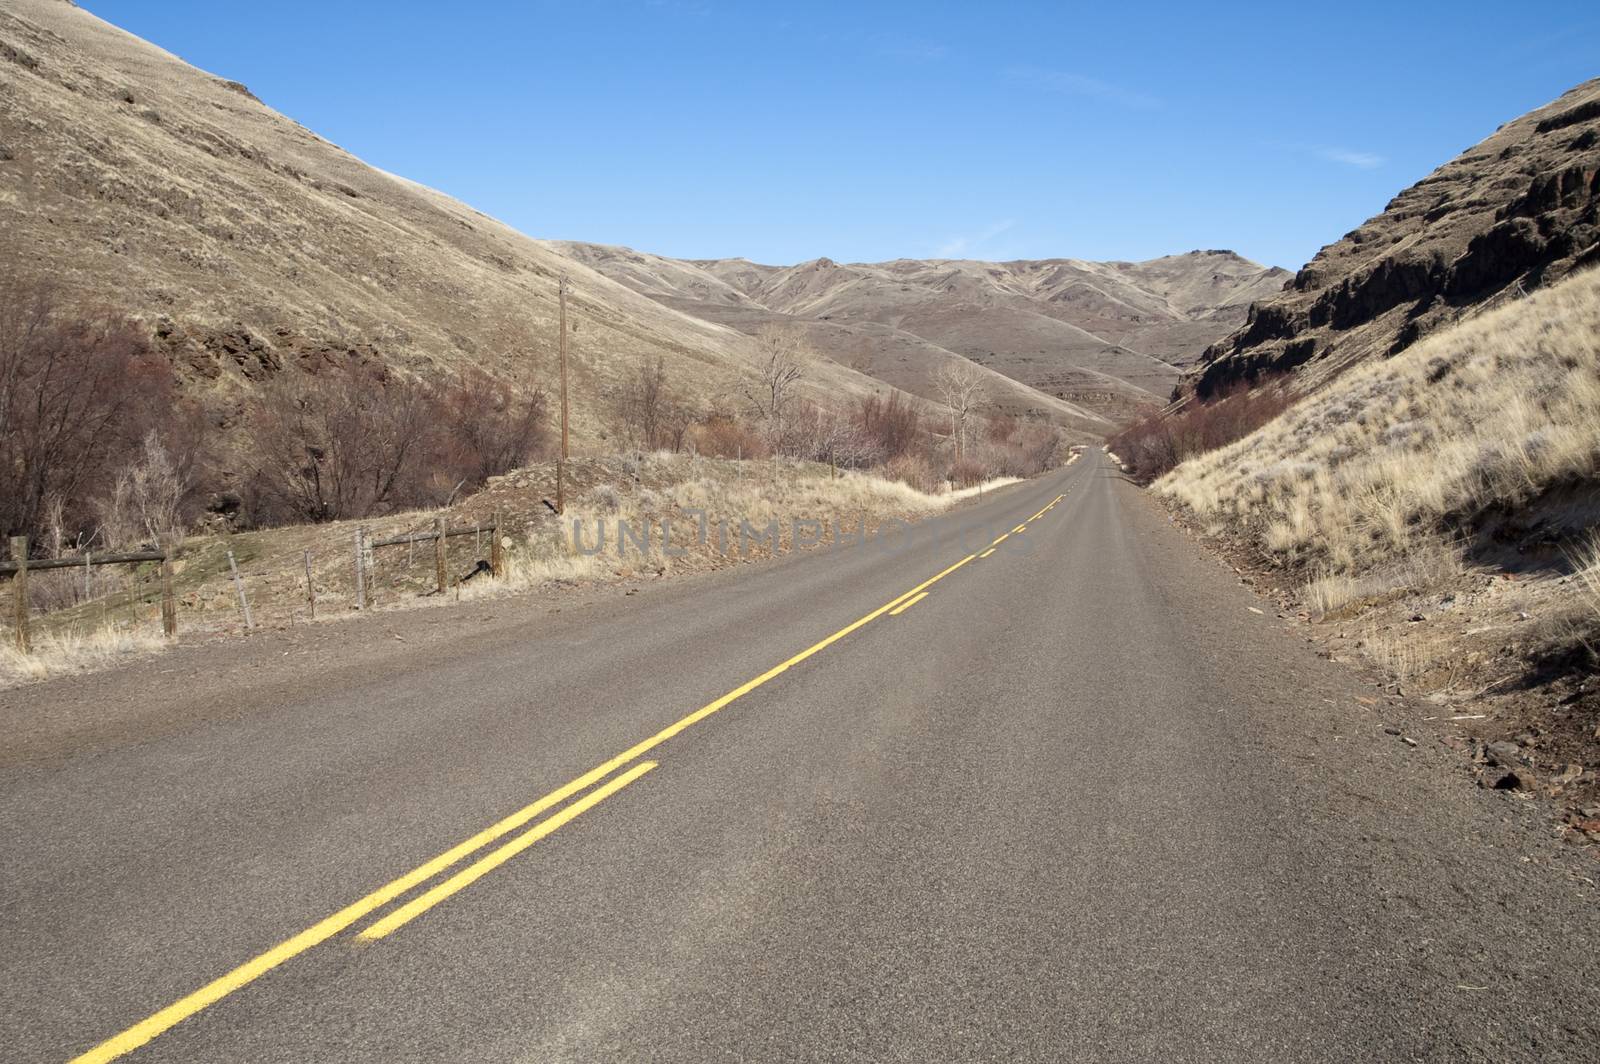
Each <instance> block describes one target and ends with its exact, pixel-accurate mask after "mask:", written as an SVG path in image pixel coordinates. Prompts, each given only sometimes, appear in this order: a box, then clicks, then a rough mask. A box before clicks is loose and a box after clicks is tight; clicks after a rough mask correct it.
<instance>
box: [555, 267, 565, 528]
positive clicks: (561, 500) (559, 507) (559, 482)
mask: <svg viewBox="0 0 1600 1064" xmlns="http://www.w3.org/2000/svg"><path fill="white" fill-rule="evenodd" d="M566 512H567V275H566V274H562V275H561V454H560V456H559V457H558V458H557V459H556V513H558V514H564V513H566Z"/></svg>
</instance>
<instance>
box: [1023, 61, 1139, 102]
mask: <svg viewBox="0 0 1600 1064" xmlns="http://www.w3.org/2000/svg"><path fill="white" fill-rule="evenodd" d="M1006 76H1007V77H1008V78H1011V79H1012V80H1013V81H1020V82H1023V83H1024V84H1028V85H1032V86H1034V87H1035V88H1040V89H1047V90H1049V91H1051V92H1061V93H1068V94H1070V95H1073V96H1085V97H1088V98H1089V99H1092V100H1104V101H1105V102H1106V103H1112V104H1116V105H1117V106H1118V107H1128V108H1132V109H1133V110H1138V111H1151V110H1155V109H1156V108H1158V107H1161V106H1162V102H1161V100H1160V98H1159V97H1156V96H1152V95H1150V94H1149V93H1146V92H1140V91H1138V90H1136V89H1128V88H1124V87H1123V86H1121V85H1113V84H1111V83H1110V82H1109V81H1101V80H1100V79H1099V78H1091V77H1089V76H1088V75H1086V74H1075V73H1073V72H1071V71H1067V70H1047V69H1045V68H1043V67H1011V68H1010V69H1008V70H1007V71H1006Z"/></svg>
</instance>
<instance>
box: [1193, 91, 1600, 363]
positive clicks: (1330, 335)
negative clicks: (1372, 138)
mask: <svg viewBox="0 0 1600 1064" xmlns="http://www.w3.org/2000/svg"><path fill="white" fill-rule="evenodd" d="M1597 260H1600V79H1596V80H1594V81H1588V82H1585V83H1584V84H1582V85H1579V86H1578V87H1577V88H1575V89H1573V90H1571V91H1570V92H1568V93H1566V94H1565V95H1564V96H1562V97H1561V98H1560V99H1558V100H1556V101H1555V102H1554V103H1551V104H1548V105H1547V106H1545V107H1541V108H1539V109H1538V110H1536V111H1532V112H1530V113H1529V114H1526V115H1523V116H1522V117H1521V118H1518V119H1516V120H1515V121H1512V122H1509V123H1507V124H1506V125H1504V126H1502V127H1500V129H1499V130H1497V131H1496V132H1495V133H1494V134H1493V135H1492V136H1490V137H1489V138H1488V139H1486V140H1484V141H1483V142H1482V143H1480V144H1478V145H1476V146H1474V147H1472V148H1470V149H1468V150H1467V151H1465V152H1463V153H1462V154H1461V155H1459V156H1457V157H1456V158H1455V159H1453V160H1451V161H1450V162H1448V163H1446V164H1445V165H1444V166H1441V167H1440V168H1439V169H1437V170H1435V171H1434V172H1433V173H1432V174H1429V175H1428V176H1427V177H1425V178H1423V179H1422V180H1421V181H1419V182H1417V183H1416V184H1415V185H1413V186H1411V187H1410V188H1408V189H1406V190H1405V191H1404V192H1402V193H1400V195H1398V196H1396V197H1395V198H1394V200H1393V201H1392V202H1391V203H1390V204H1389V205H1388V207H1386V208H1385V209H1384V211H1383V213H1382V214H1379V215H1378V216H1376V217H1375V218H1372V219H1369V220H1368V221H1367V222H1366V223H1364V224H1363V225H1362V226H1361V227H1360V228H1359V229H1356V230H1355V231H1354V232H1351V233H1348V234H1346V235H1345V236H1344V238H1343V239H1341V240H1339V241H1338V242H1337V243H1334V244H1330V245H1329V246H1327V247H1325V248H1323V249H1322V251H1321V252H1319V253H1318V254H1317V256H1316V258H1314V259H1312V260H1311V262H1310V264H1308V265H1307V266H1306V267H1305V268H1304V269H1302V270H1301V271H1300V272H1299V273H1298V274H1297V275H1295V278H1294V280H1293V281H1292V282H1291V283H1290V285H1289V286H1288V287H1287V288H1286V289H1285V290H1284V292H1283V294H1282V295H1280V296H1278V297H1277V298H1274V299H1269V300H1266V301H1264V302H1262V303H1260V304H1258V305H1257V306H1255V307H1253V308H1252V309H1251V311H1250V317H1249V321H1248V322H1247V323H1246V324H1245V325H1244V326H1243V327H1242V328H1241V329H1239V330H1238V331H1237V332H1235V333H1233V335H1231V336H1229V337H1227V338H1226V339H1225V340H1222V341H1221V342H1219V343H1217V344H1216V345H1214V346H1213V347H1211V348H1210V349H1209V350H1207V351H1206V353H1205V358H1204V362H1203V365H1202V366H1201V367H1200V368H1199V370H1198V371H1197V372H1196V373H1195V374H1194V376H1193V377H1192V378H1191V379H1190V381H1189V382H1188V384H1187V385H1186V387H1187V388H1189V389H1192V390H1194V391H1196V392H1198V393H1199V394H1201V395H1208V394H1212V393H1214V392H1215V391H1217V390H1218V389H1219V388H1223V387H1226V386H1227V385H1228V384H1230V383H1231V382H1234V381H1238V380H1241V379H1249V378H1253V377H1255V376H1256V375H1257V374H1259V373H1261V372H1263V371H1275V370H1292V371H1294V372H1295V373H1296V374H1298V375H1299V376H1300V377H1301V378H1302V380H1303V382H1304V383H1306V384H1307V385H1316V384H1318V383H1322V382H1325V381H1327V380H1329V379H1330V378H1331V377H1332V376H1333V375H1335V374H1337V373H1338V372H1340V371H1341V370H1343V369H1345V368H1346V367H1348V366H1350V365H1352V364H1353V363H1356V362H1359V361H1362V360H1364V359H1369V358H1374V357H1387V356H1390V355H1393V354H1395V353H1397V352H1399V351H1402V350H1404V349H1405V348H1407V347H1409V346H1411V345H1412V344H1414V343H1416V342H1417V341H1418V340H1420V339H1421V338H1422V337H1424V336H1426V335H1428V334H1429V333H1433V332H1436V331H1438V330H1439V329H1441V328H1442V327H1444V326H1447V325H1449V324H1452V323H1454V322H1456V321H1459V320H1461V319H1463V318H1465V317H1468V316H1471V315H1473V314H1476V313H1478V312H1480V311H1482V310H1484V309H1487V308H1491V307H1494V306H1498V305H1500V304H1502V303H1505V302H1507V301H1509V300H1513V299H1517V298H1520V297H1521V296H1522V295H1524V294H1526V293H1527V292H1529V291H1531V290H1533V289H1535V288H1539V287H1542V286H1545V285H1549V284H1552V283H1553V282H1555V281H1557V280H1559V279H1561V278H1562V277H1564V276H1566V275H1567V274H1568V273H1570V272H1571V271H1572V270H1573V269H1575V268H1576V267H1578V266H1581V265H1584V264H1586V263H1590V262H1595V261H1597Z"/></svg>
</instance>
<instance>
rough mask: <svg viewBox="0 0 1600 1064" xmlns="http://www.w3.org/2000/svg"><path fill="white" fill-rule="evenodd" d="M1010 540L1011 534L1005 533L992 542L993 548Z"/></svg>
mask: <svg viewBox="0 0 1600 1064" xmlns="http://www.w3.org/2000/svg"><path fill="white" fill-rule="evenodd" d="M1010 538H1011V533H1010V532H1007V533H1006V534H1005V535H1003V536H1001V537H1000V538H999V539H997V540H995V541H994V546H996V547H998V546H999V545H1000V544H1002V543H1004V542H1005V541H1006V540H1008V539H1010Z"/></svg>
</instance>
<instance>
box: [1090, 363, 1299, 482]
mask: <svg viewBox="0 0 1600 1064" xmlns="http://www.w3.org/2000/svg"><path fill="white" fill-rule="evenodd" d="M1291 403H1292V400H1291V399H1290V397H1289V395H1288V393H1287V391H1286V390H1285V386H1284V383H1283V382H1282V381H1264V382H1261V383H1259V384H1258V385H1257V386H1256V387H1254V388H1252V387H1250V385H1248V384H1240V385H1238V386H1236V387H1235V388H1233V389H1231V390H1229V391H1227V392H1224V393H1222V394H1220V395H1217V396H1216V397H1214V398H1211V399H1206V400H1203V401H1202V400H1200V399H1195V400H1193V401H1191V402H1190V403H1189V405H1188V406H1185V407H1183V408H1181V409H1179V410H1177V411H1172V412H1167V411H1162V410H1152V411H1147V412H1146V413H1145V414H1143V415H1142V416H1140V417H1138V418H1136V419H1135V420H1134V421H1133V422H1132V423H1131V424H1129V425H1127V426H1126V427H1124V428H1123V429H1122V430H1121V431H1120V432H1118V433H1117V434H1116V435H1114V436H1112V437H1110V439H1108V440H1107V441H1106V442H1107V444H1108V445H1109V446H1110V447H1111V450H1113V451H1114V452H1116V454H1117V456H1118V457H1119V458H1120V459H1121V460H1122V464H1123V465H1124V466H1125V467H1126V468H1127V469H1128V471H1129V472H1130V473H1131V474H1132V475H1133V476H1135V477H1137V478H1139V479H1140V480H1154V479H1155V478H1157V477H1159V476H1162V475H1163V474H1165V473H1167V472H1169V471H1170V470H1172V469H1174V468H1175V467H1177V466H1178V465H1179V464H1180V463H1182V462H1185V461H1187V460H1189V459H1190V458H1193V457H1195V456H1196V455H1201V454H1205V453H1206V452H1208V451H1214V450H1216V449H1218V448H1219V447H1225V446H1227V445H1228V444H1230V443H1233V442H1234V441H1235V440H1240V439H1243V438H1244V437H1245V436H1248V435H1249V434H1250V433H1252V432H1254V431H1255V430H1256V429H1259V428H1260V427H1261V426H1263V425H1265V424H1267V423H1268V422H1270V421H1272V420H1273V419H1274V418H1276V417H1277V416H1278V415H1279V414H1281V413H1283V412H1284V411H1285V410H1287V409H1288V408H1289V407H1290V405H1291Z"/></svg>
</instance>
